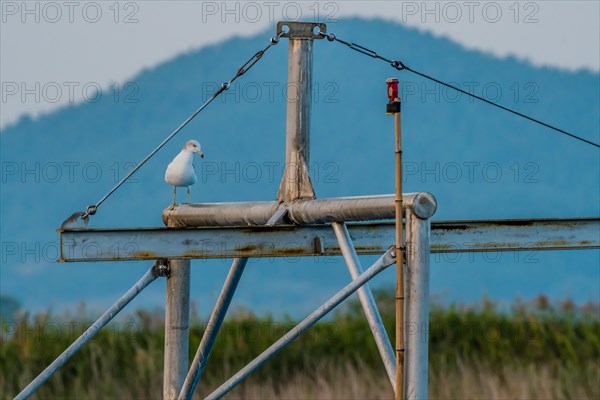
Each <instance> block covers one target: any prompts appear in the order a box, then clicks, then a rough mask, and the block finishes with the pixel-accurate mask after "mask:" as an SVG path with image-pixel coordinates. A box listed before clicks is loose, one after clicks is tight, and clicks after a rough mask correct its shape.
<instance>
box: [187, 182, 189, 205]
mask: <svg viewBox="0 0 600 400" xmlns="http://www.w3.org/2000/svg"><path fill="white" fill-rule="evenodd" d="M187 188H188V204H190V187H189V186H188V187H187Z"/></svg>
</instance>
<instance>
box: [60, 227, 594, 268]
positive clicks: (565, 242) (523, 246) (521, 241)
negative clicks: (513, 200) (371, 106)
mask: <svg viewBox="0 0 600 400" xmlns="http://www.w3.org/2000/svg"><path fill="white" fill-rule="evenodd" d="M348 231H349V232H350V236H351V238H352V241H353V242H354V245H355V247H356V252H357V253H358V254H381V253H384V252H385V251H386V250H387V248H388V247H389V246H390V245H392V244H394V234H395V229H394V223H393V222H379V223H356V224H348ZM59 232H60V243H61V258H60V260H59V261H61V262H74V261H130V260H155V259H160V258H169V259H178V258H179V259H181V258H183V259H185V258H238V257H252V258H256V257H286V256H289V257H292V256H319V255H324V256H325V255H326V256H332V255H341V251H340V247H339V244H338V242H337V240H336V237H335V233H334V231H333V228H332V227H331V225H329V224H324V225H310V226H298V225H293V226H292V225H286V226H252V227H225V228H220V227H207V228H139V229H130V228H126V229H89V230H59ZM598 248H600V218H577V219H527V220H480V221H445V222H432V224H431V252H432V253H458V252H483V251H520V250H568V249H598Z"/></svg>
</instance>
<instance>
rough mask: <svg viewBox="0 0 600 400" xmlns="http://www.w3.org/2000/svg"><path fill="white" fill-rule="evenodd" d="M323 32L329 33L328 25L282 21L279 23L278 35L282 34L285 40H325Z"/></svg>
mask: <svg viewBox="0 0 600 400" xmlns="http://www.w3.org/2000/svg"><path fill="white" fill-rule="evenodd" d="M315 28H317V29H315ZM286 29H287V31H286ZM315 31H317V32H318V33H315ZM321 32H327V25H325V24H323V23H320V22H292V21H280V22H278V23H277V35H279V34H282V35H281V37H284V38H290V39H324V38H325V35H323V34H322V33H321Z"/></svg>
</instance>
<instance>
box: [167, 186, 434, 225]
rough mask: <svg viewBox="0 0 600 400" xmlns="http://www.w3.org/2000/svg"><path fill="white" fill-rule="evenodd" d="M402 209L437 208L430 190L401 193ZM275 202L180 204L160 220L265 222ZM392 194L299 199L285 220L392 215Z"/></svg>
mask: <svg viewBox="0 0 600 400" xmlns="http://www.w3.org/2000/svg"><path fill="white" fill-rule="evenodd" d="M402 202H403V204H404V212H406V209H410V210H411V211H412V212H413V214H414V215H416V216H417V217H419V218H422V219H427V218H430V217H431V216H432V215H433V214H434V213H435V210H436V209H437V202H436V200H435V197H433V195H432V194H430V193H405V194H404V195H403V196H402ZM278 207H279V203H278V202H275V201H256V202H239V203H206V204H191V205H188V204H184V205H179V206H176V207H175V208H174V209H172V210H170V209H166V210H164V211H163V221H164V222H165V224H166V225H167V226H171V227H203V226H252V225H266V223H267V222H268V221H269V219H270V218H271V217H272V216H273V214H275V212H276V211H277V209H278ZM394 207H395V200H394V195H377V196H356V197H336V198H329V199H316V200H299V201H296V202H294V203H291V204H289V205H288V216H287V218H288V222H289V223H295V224H301V225H310V224H321V223H329V222H334V221H337V222H349V221H376V220H385V219H393V218H394V217H395V215H396V212H395V208H394Z"/></svg>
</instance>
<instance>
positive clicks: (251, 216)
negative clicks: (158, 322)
mask: <svg viewBox="0 0 600 400" xmlns="http://www.w3.org/2000/svg"><path fill="white" fill-rule="evenodd" d="M277 32H278V36H277V37H285V38H288V39H289V57H288V84H289V87H296V88H297V89H298V96H296V99H295V100H294V101H288V105H287V124H286V163H287V165H288V168H285V173H284V176H283V178H282V181H281V184H280V187H279V192H278V194H277V200H276V201H271V202H244V203H217V204H193V205H180V206H177V207H175V208H174V209H166V210H165V211H164V212H163V220H164V222H165V225H167V228H143V229H140V228H128V229H59V233H60V247H61V259H60V260H59V261H62V262H90V261H125V260H158V261H157V262H156V263H155V265H154V266H153V268H152V269H151V270H150V271H148V272H147V273H146V274H145V275H144V277H142V279H141V280H140V281H139V282H138V283H136V285H134V287H133V288H132V289H130V290H129V291H128V292H127V293H126V294H125V295H124V296H123V297H122V298H121V299H119V301H117V303H115V305H114V306H113V307H111V308H110V309H109V310H108V311H107V312H106V313H105V314H103V315H102V317H100V319H99V320H98V321H97V322H96V323H95V324H94V325H92V326H91V327H90V328H89V329H88V330H87V331H86V332H85V333H84V334H83V335H82V336H81V337H80V338H79V339H77V340H76V341H75V342H74V343H73V344H72V345H71V346H70V347H69V348H68V349H67V350H66V351H65V352H64V353H63V354H62V355H61V356H60V357H59V358H57V359H56V360H55V362H53V363H52V364H51V365H50V366H49V367H48V368H46V369H45V370H44V371H43V372H42V374H41V375H40V376H38V378H36V379H35V380H34V381H33V382H32V383H31V384H30V385H28V386H27V387H26V388H25V389H24V390H23V391H22V392H21V393H20V394H19V395H18V396H17V397H16V398H17V399H25V398H27V397H29V396H30V395H31V394H32V393H33V392H34V391H35V390H36V389H37V388H38V387H39V386H40V385H42V384H43V383H44V382H45V381H46V380H47V379H49V377H50V376H51V375H52V373H54V372H55V371H56V370H57V369H58V368H60V367H61V366H62V365H64V363H65V362H66V361H67V360H68V359H69V358H70V357H71V356H72V355H73V354H74V353H75V352H76V351H77V350H78V349H79V348H81V346H83V344H85V343H86V342H87V341H88V340H89V339H90V338H91V337H93V335H95V334H96V333H97V332H98V331H99V330H100V329H101V328H102V326H104V325H106V323H108V322H109V321H110V320H111V319H112V318H113V317H114V316H115V315H116V314H117V313H118V312H119V311H120V310H121V309H123V307H124V306H125V305H126V304H127V303H129V301H131V299H133V298H134V297H135V296H136V295H137V294H138V293H139V292H140V291H141V290H143V288H145V287H146V286H147V285H148V284H149V283H151V282H152V281H153V280H155V279H156V278H157V277H158V276H164V277H166V278H167V292H166V316H165V370H164V381H163V382H164V386H163V397H164V398H165V399H169V400H172V399H191V398H192V396H193V393H194V391H195V389H196V387H197V385H198V382H199V380H200V378H201V376H202V373H203V371H204V369H205V366H206V363H207V361H208V359H209V357H210V353H211V350H212V347H213V345H214V343H215V339H216V337H217V335H218V333H219V329H220V327H221V324H222V323H223V320H224V318H225V315H226V313H227V310H228V308H229V305H230V303H231V300H232V298H233V295H234V293H235V291H236V288H237V286H238V283H239V282H240V280H241V277H242V274H243V271H244V269H245V266H246V263H247V261H248V258H250V257H252V258H257V257H283V256H329V255H342V256H343V258H344V260H345V262H346V265H347V267H348V270H349V273H350V277H351V278H352V280H351V282H350V283H348V284H347V285H346V286H345V287H344V288H342V289H341V290H340V291H339V292H337V293H336V294H335V295H334V296H332V297H331V298H330V299H329V300H327V301H326V302H325V303H323V305H322V306H320V307H319V308H318V309H316V310H315V311H314V312H313V313H311V314H310V315H308V316H307V317H306V318H305V319H304V320H302V321H301V322H300V323H299V324H298V325H297V326H295V327H294V328H293V329H291V330H290V331H289V332H288V333H287V334H286V335H284V336H283V337H282V338H280V339H279V340H277V341H276V342H275V343H274V344H273V345H271V346H270V347H269V348H268V349H266V350H265V351H264V352H263V353H262V354H260V355H259V356H258V357H256V358H255V359H254V360H253V361H251V362H250V363H249V364H247V365H246V366H245V367H244V368H242V369H241V370H240V371H238V372H237V373H236V374H235V375H234V376H232V377H231V378H230V379H229V380H227V381H226V382H225V383H223V385H221V386H220V387H219V388H217V389H216V390H215V391H213V392H212V393H210V394H209V395H208V396H207V397H206V398H207V399H218V398H221V397H222V396H224V395H225V394H227V393H228V392H229V391H230V390H231V389H233V388H234V387H235V386H236V385H237V384H239V383H240V382H241V381H242V380H243V379H245V378H246V377H247V376H248V375H249V374H251V373H252V372H253V371H254V370H256V369H257V368H259V367H260V366H261V365H262V364H264V363H265V362H267V361H268V360H269V359H270V358H271V357H273V356H274V355H275V354H276V353H277V352H279V351H281V350H282V349H283V348H284V347H285V346H287V345H288V344H289V343H291V342H292V341H293V340H294V339H296V338H297V337H298V336H300V335H301V334H302V333H303V332H305V331H306V330H307V329H309V328H310V327H311V326H312V325H313V324H315V323H316V322H317V321H319V320H320V319H321V318H322V317H323V316H324V315H326V314H327V313H328V312H330V311H331V310H332V309H334V308H335V307H336V306H337V305H339V304H340V303H341V302H342V301H344V300H345V299H346V298H347V297H348V296H350V295H351V294H352V293H354V292H356V291H358V295H359V299H360V303H361V305H362V308H363V310H364V312H365V315H366V318H367V321H368V323H369V326H370V328H371V331H372V333H373V336H374V339H375V342H376V344H377V348H378V351H379V353H380V355H381V358H382V361H383V364H384V366H385V370H386V372H387V375H388V378H389V381H390V383H391V385H392V387H394V389H395V392H396V394H397V396H398V395H399V390H398V388H401V393H403V394H402V399H411V400H412V399H423V398H427V395H428V394H427V382H428V381H427V375H428V366H427V358H428V357H427V355H428V340H427V339H428V336H427V335H428V317H429V264H430V262H429V257H430V253H434V252H442V253H453V252H482V251H528V250H529V251H531V250H551V249H589V248H594V249H598V248H600V237H599V235H598V232H599V230H600V219H599V218H582V219H564V220H496V221H448V222H431V217H432V216H433V215H434V213H435V210H436V208H437V203H436V200H435V198H434V197H433V196H432V195H431V194H429V193H412V194H402V196H401V197H400V198H398V197H397V196H398V194H397V195H396V196H394V195H383V196H363V197H346V198H333V199H315V192H314V189H313V187H312V184H311V181H310V176H309V172H308V167H307V163H308V160H309V138H310V99H311V87H312V85H311V83H312V48H313V41H314V40H316V39H322V38H324V37H325V36H324V35H323V34H322V33H321V32H326V29H325V25H324V24H320V23H300V22H280V23H279V24H278V25H277ZM315 32H317V33H315ZM398 121H399V118H398ZM397 145H400V144H399V143H397ZM400 149H401V147H400ZM396 150H398V148H397V149H396ZM289 166H293V168H290V167H289ZM400 193H401V192H400ZM398 204H400V205H401V207H399V208H398V209H397V208H396V207H397V206H398ZM398 210H399V212H398ZM394 218H396V219H397V221H400V227H399V228H400V232H402V228H403V227H404V236H405V237H404V238H398V239H399V241H398V242H397V241H396V239H397V237H396V234H397V232H398V224H397V223H396V224H394V223H392V222H390V220H391V219H394ZM402 218H404V223H403V224H402ZM374 221H379V222H374ZM400 236H402V235H400ZM393 243H396V246H391V247H390V245H392V244H393ZM398 243H400V244H402V243H405V244H404V246H398ZM398 251H404V253H405V254H402V253H401V254H398ZM359 254H378V255H381V257H380V258H379V259H378V260H377V261H376V262H375V263H374V264H372V265H371V266H370V267H369V268H367V269H366V270H364V271H363V269H362V266H361V263H360V261H359V258H358V255H359ZM399 255H400V256H403V258H404V268H405V270H404V271H405V272H404V277H403V285H404V297H405V300H404V307H403V309H402V313H403V316H404V318H403V321H400V326H401V327H402V328H403V329H402V331H401V332H400V334H401V335H402V336H401V337H402V338H403V339H404V340H403V343H404V349H403V350H404V360H403V363H402V366H403V371H404V374H403V379H402V382H399V380H398V379H397V375H396V372H397V364H396V359H395V358H396V355H395V354H394V348H393V346H392V343H391V342H390V339H389V337H388V336H387V334H386V332H385V329H384V327H383V323H382V320H381V316H380V315H379V311H378V309H377V305H376V304H375V301H374V298H373V294H372V292H371V290H370V288H369V286H368V285H367V282H368V281H369V280H370V279H372V278H373V277H374V276H376V275H377V274H378V273H380V272H381V271H383V270H384V269H385V268H387V267H389V266H390V265H392V264H394V263H395V262H396V260H397V259H398V256H399ZM197 258H233V263H232V265H231V269H230V271H229V274H228V276H227V278H226V280H225V283H224V285H223V288H222V290H221V293H220V295H219V297H218V299H217V302H216V304H215V306H214V309H213V311H212V314H211V316H210V319H209V322H208V326H207V329H206V330H205V332H204V335H203V337H202V340H201V342H200V345H199V347H198V349H197V351H196V354H195V357H194V359H193V360H192V362H191V365H190V366H189V368H188V350H189V306H190V272H191V271H190V260H191V259H197Z"/></svg>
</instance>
